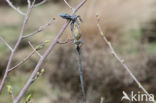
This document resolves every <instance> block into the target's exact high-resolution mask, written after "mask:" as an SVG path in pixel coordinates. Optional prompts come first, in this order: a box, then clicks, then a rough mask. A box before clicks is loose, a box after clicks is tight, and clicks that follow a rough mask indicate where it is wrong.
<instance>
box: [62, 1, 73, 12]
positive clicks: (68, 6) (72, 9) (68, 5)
mask: <svg viewBox="0 0 156 103" xmlns="http://www.w3.org/2000/svg"><path fill="white" fill-rule="evenodd" d="M64 2H65V3H66V5H67V6H68V7H69V8H70V9H72V10H73V8H72V7H71V6H70V4H69V3H68V2H67V1H66V0H64Z"/></svg>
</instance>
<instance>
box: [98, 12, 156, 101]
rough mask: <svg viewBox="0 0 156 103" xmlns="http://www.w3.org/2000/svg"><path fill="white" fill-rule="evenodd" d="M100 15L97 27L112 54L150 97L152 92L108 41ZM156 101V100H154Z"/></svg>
mask: <svg viewBox="0 0 156 103" xmlns="http://www.w3.org/2000/svg"><path fill="white" fill-rule="evenodd" d="M99 20H100V19H99V17H98V15H97V27H98V29H99V32H100V34H101V36H102V37H103V39H104V41H105V42H106V44H107V45H108V46H109V48H110V50H111V52H112V54H113V55H114V57H115V58H116V59H117V60H118V61H119V62H120V64H121V65H122V66H123V67H124V69H125V70H126V71H127V72H128V73H129V75H130V76H131V77H132V79H133V80H134V81H135V82H136V84H137V85H138V86H139V88H141V89H142V90H143V91H144V93H146V94H147V95H148V96H149V98H150V97H151V96H150V94H149V93H148V92H147V91H146V89H145V88H144V87H143V86H142V85H141V83H140V82H139V81H138V80H137V78H136V77H135V76H134V75H133V73H132V72H131V70H130V69H129V67H128V66H127V64H126V63H125V61H124V60H123V59H121V58H120V57H119V55H118V54H117V53H116V52H115V50H114V48H113V47H112V45H111V43H110V42H109V41H108V39H107V38H106V37H105V35H104V33H103V31H102V28H101V25H100V24H99ZM153 102H154V103H156V102H155V100H154V101H153Z"/></svg>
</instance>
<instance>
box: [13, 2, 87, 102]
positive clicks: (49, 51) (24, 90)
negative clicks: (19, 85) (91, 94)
mask: <svg viewBox="0 0 156 103" xmlns="http://www.w3.org/2000/svg"><path fill="white" fill-rule="evenodd" d="M86 1H87V0H83V1H81V3H80V4H78V5H77V7H76V8H75V9H74V10H73V12H72V15H74V14H75V13H76V12H77V11H78V9H79V8H80V7H81V6H83V4H84V3H85V2H86ZM69 23H70V20H67V21H66V22H65V24H64V25H63V27H62V28H61V30H60V31H59V33H58V34H57V36H56V38H55V39H54V41H52V42H51V44H50V46H49V47H48V49H47V50H46V51H45V52H44V54H43V57H41V58H40V60H39V61H38V63H37V65H36V67H35V69H34V71H33V72H32V74H31V76H30V78H29V79H28V81H27V83H26V84H25V86H24V87H23V89H22V90H21V91H20V93H19V94H18V96H17V97H16V99H15V101H14V103H19V102H20V100H21V99H22V97H23V95H24V94H25V92H26V91H27V90H28V88H29V87H30V85H31V84H32V83H33V80H34V78H35V76H36V74H37V72H38V71H39V70H40V68H41V66H42V64H43V62H44V60H45V59H46V58H47V56H48V55H49V54H50V53H51V51H52V50H53V48H54V47H55V45H56V44H57V41H58V40H59V38H60V37H61V36H62V34H63V32H64V31H65V29H66V28H67V26H68V25H69Z"/></svg>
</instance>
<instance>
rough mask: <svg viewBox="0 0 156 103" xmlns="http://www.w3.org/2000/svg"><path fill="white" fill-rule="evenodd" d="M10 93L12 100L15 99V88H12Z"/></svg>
mask: <svg viewBox="0 0 156 103" xmlns="http://www.w3.org/2000/svg"><path fill="white" fill-rule="evenodd" d="M10 95H11V98H12V101H14V99H15V97H14V93H13V89H12V88H11V92H10Z"/></svg>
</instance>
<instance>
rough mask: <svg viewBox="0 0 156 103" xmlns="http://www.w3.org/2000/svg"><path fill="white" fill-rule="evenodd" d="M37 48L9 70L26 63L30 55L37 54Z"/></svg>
mask: <svg viewBox="0 0 156 103" xmlns="http://www.w3.org/2000/svg"><path fill="white" fill-rule="evenodd" d="M35 52H36V50H34V51H32V52H31V53H30V54H29V55H28V56H26V57H25V58H24V59H23V60H22V61H20V62H19V63H18V64H16V65H15V66H14V67H12V68H11V69H9V70H8V72H11V71H13V70H14V69H16V68H17V67H19V66H20V65H21V64H24V63H25V62H26V61H27V60H28V59H29V58H30V57H32V55H33V54H35Z"/></svg>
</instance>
